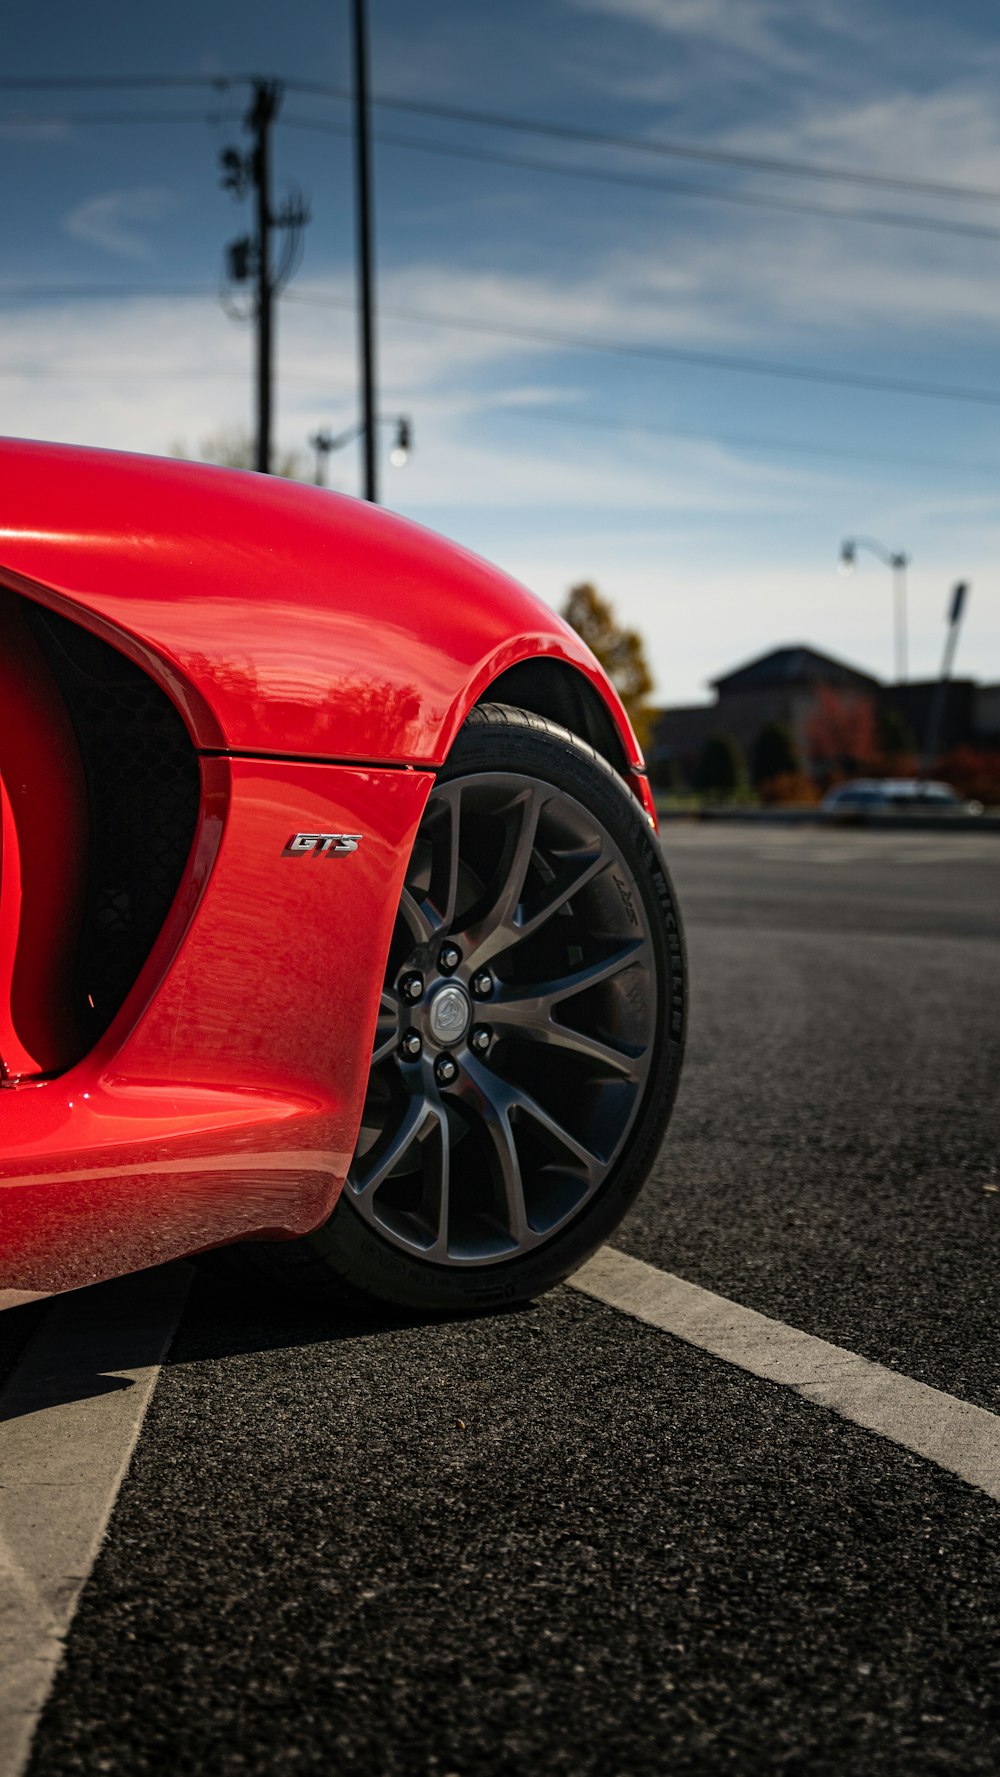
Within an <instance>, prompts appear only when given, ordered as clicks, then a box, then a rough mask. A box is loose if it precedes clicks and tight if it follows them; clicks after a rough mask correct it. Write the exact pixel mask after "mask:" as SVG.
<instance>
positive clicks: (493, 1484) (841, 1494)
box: [0, 824, 1000, 1777]
mask: <svg viewBox="0 0 1000 1777" xmlns="http://www.w3.org/2000/svg"><path fill="white" fill-rule="evenodd" d="M666 844H667V851H668V856H669V859H670V862H671V865H672V868H673V870H674V874H675V877H676V880H677V884H678V888H679V892H680V896H681V901H682V906H683V908H684V912H685V915H686V922H687V929H688V938H689V946H690V951H691V975H692V1012H691V1031H690V1048H689V1056H688V1062H687V1066H686V1072H685V1078H684V1081H683V1084H682V1088H681V1094H680V1098H679V1101H678V1106H677V1110H676V1113H675V1117H674V1121H673V1125H672V1128H671V1131H670V1133H669V1136H668V1140H667V1143H666V1145H665V1148H664V1151H663V1154H662V1157H661V1160H660V1162H659V1163H658V1166H657V1169H656V1172H655V1175H654V1178H653V1181H652V1182H651V1185H650V1187H649V1188H648V1190H647V1192H646V1194H645V1195H644V1197H643V1198H642V1199H641V1200H640V1203H639V1205H638V1207H637V1209H636V1210H635V1211H634V1212H633V1214H632V1216H631V1217H630V1219H629V1221H628V1223H627V1224H626V1225H625V1226H624V1227H623V1228H622V1229H621V1230H620V1233H619V1235H618V1236H617V1237H616V1240H615V1243H614V1244H615V1245H616V1246H617V1247H619V1248H620V1249H621V1250H622V1251H624V1252H625V1253H627V1254H630V1255H632V1256H633V1257H635V1258H637V1259H642V1260H645V1261H647V1262H648V1263H649V1264H651V1265H653V1266H655V1267H657V1268H659V1269H661V1270H663V1271H668V1272H671V1273H677V1274H679V1275H680V1276H681V1277H683V1278H685V1279H688V1280H690V1281H691V1282H692V1283H694V1284H698V1285H701V1286H703V1287H704V1288H705V1289H706V1290H711V1291H715V1292H718V1293H719V1294H720V1295H722V1296H725V1297H727V1298H729V1299H731V1301H733V1302H735V1303H739V1304H742V1305H744V1306H746V1307H748V1308H752V1309H756V1310H759V1311H760V1312H761V1313H763V1314H765V1315H768V1316H771V1317H773V1318H774V1319H775V1320H778V1321H781V1322H783V1323H786V1325H788V1326H790V1327H793V1328H797V1329H800V1330H801V1331H802V1332H804V1333H807V1334H810V1335H815V1336H817V1337H819V1338H822V1339H825V1340H828V1341H830V1342H831V1343H832V1344H834V1345H836V1346H839V1347H841V1348H843V1349H845V1350H847V1351H849V1352H852V1353H858V1354H860V1355H861V1356H863V1357H866V1358H870V1359H871V1360H872V1361H873V1362H874V1363H876V1364H879V1365H882V1366H885V1367H886V1368H888V1369H890V1370H895V1371H898V1372H899V1373H900V1375H902V1376H905V1377H909V1378H913V1379H915V1380H916V1381H918V1382H922V1383H927V1384H930V1385H932V1386H933V1387H934V1388H935V1389H938V1390H942V1391H944V1392H945V1393H946V1394H947V1395H951V1396H955V1397H957V1398H958V1399H959V1400H961V1401H965V1402H970V1403H973V1404H975V1405H976V1406H978V1407H981V1408H986V1409H988V1410H989V1412H990V1413H993V1414H998V1413H1000V1373H998V1365H997V1350H996V1346H997V1341H996V1318H997V1317H996V1312H995V1304H996V1298H997V1272H998V1264H997V1260H998V1255H1000V1191H998V1188H997V1187H998V1185H1000V1175H998V1170H997V1148H998V1142H997V1136H998V1123H1000V1093H998V1059H1000V1030H998V1021H997V1006H998V1003H1000V943H998V939H1000V892H998V891H1000V839H997V838H996V837H994V836H992V835H985V834H984V835H982V836H977V835H974V834H972V835H965V834H958V833H954V834H942V835H940V836H939V835H936V834H932V835H925V834H905V835H904V834H895V833H888V834H886V833H881V832H863V831H854V832H844V833H840V832H837V833H827V832H825V831H817V830H812V829H792V830H784V829H769V830H766V831H765V830H762V829H759V830H747V829H742V828H741V829H739V830H738V831H737V830H732V829H725V830H719V829H717V828H710V827H698V826H688V825H681V824H678V825H677V827H676V828H674V829H669V830H668V832H667V834H666ZM44 1312H45V1311H44V1307H42V1308H41V1309H40V1307H39V1306H38V1305H36V1306H33V1307H32V1308H31V1309H30V1310H16V1311H14V1313H13V1314H11V1315H8V1316H6V1317H4V1318H5V1320H6V1322H7V1327H6V1329H5V1330H4V1332H3V1340H2V1341H0V1347H2V1346H3V1345H4V1343H5V1345H6V1348H7V1349H8V1350H9V1351H11V1352H15V1355H16V1351H15V1348H16V1347H17V1345H18V1344H19V1343H21V1344H23V1343H24V1341H25V1339H26V1338H28V1337H29V1336H30V1334H31V1333H32V1331H33V1330H35V1329H37V1327H38V1325H39V1324H40V1320H41V1319H43V1316H44ZM19 1317H20V1318H19ZM19 1329H27V1330H26V1331H24V1330H21V1331H19ZM998 1531H1000V1506H998V1505H997V1503H996V1502H995V1501H994V1500H993V1499H990V1498H988V1497H987V1496H986V1495H985V1494H984V1493H983V1492H980V1491H978V1490H977V1489H976V1488H974V1487H972V1486H969V1485H966V1484H965V1483H963V1482H961V1481H959V1480H957V1479H955V1478H954V1476H952V1475H950V1474H948V1473H945V1472H943V1470H942V1469H941V1468H940V1467H939V1466H937V1465H936V1464H935V1463H933V1462H931V1461H925V1460H924V1459H922V1458H921V1457H919V1456H917V1455H914V1454H913V1453H912V1452H911V1451H910V1450H907V1449H902V1448H900V1447H899V1446H898V1445H897V1444H895V1443H893V1442H890V1441H888V1440H887V1439H886V1438H884V1437H880V1436H876V1435H873V1434H872V1433H871V1432H869V1431H866V1430H864V1429H862V1428H861V1427H860V1426H858V1425H855V1424H850V1423H847V1422H845V1420H844V1419H843V1418H840V1417H838V1416H837V1415H835V1414H834V1413H832V1412H830V1411H828V1410H826V1409H825V1408H824V1407H822V1406H818V1405H816V1404H813V1403H812V1402H811V1401H808V1400H805V1399H802V1398H799V1397H798V1396H796V1395H794V1394H792V1393H790V1392H789V1390H787V1389H785V1388H782V1387H781V1386H779V1385H777V1384H776V1383H774V1382H770V1381H764V1380H761V1379H759V1378H758V1377H756V1376H750V1375H747V1374H745V1373H744V1372H743V1371H741V1370H739V1369H736V1368H734V1367H733V1366H732V1365H731V1364H728V1363H726V1362H723V1361H721V1360H720V1359H719V1358H717V1357H714V1356H711V1355H709V1354H708V1353H707V1352H706V1351H704V1350H699V1349H695V1348H694V1347H693V1346H692V1345H690V1344H687V1343H684V1342H682V1341H681V1340H679V1339H677V1338H674V1337H672V1336H671V1335H670V1334H668V1333H665V1332H663V1331H661V1330H659V1329H658V1328H656V1327H653V1326H649V1325H645V1324H641V1323H640V1322H639V1321H638V1320H636V1319H634V1318H631V1317H630V1316H629V1315H627V1314H623V1313H620V1312H618V1311H617V1310H615V1309H613V1308H610V1307H607V1306H605V1305H603V1304H602V1303H601V1302H600V1301H595V1300H592V1299H589V1298H588V1297H585V1296H582V1295H580V1294H579V1293H577V1292H575V1291H572V1290H568V1289H563V1290H558V1291H556V1292H554V1293H553V1294H552V1295H551V1296H549V1297H547V1298H545V1299H544V1300H543V1301H541V1302H539V1303H537V1304H536V1305H534V1306H533V1307H531V1308H529V1309H526V1310H524V1311H522V1312H520V1313H517V1314H511V1315H507V1316H498V1317H493V1318H489V1319H485V1320H480V1321H462V1322H457V1323H450V1324H438V1325H428V1324H419V1325H408V1324H404V1323H400V1324H395V1325H392V1326H388V1327H387V1326H384V1325H383V1326H377V1325H374V1324H372V1323H367V1322H354V1323H347V1324H340V1325H334V1324H332V1323H331V1322H330V1320H329V1318H328V1317H326V1316H324V1315H323V1314H321V1313H319V1312H317V1311H316V1310H315V1309H311V1308H309V1307H308V1306H307V1305H302V1304H290V1303H289V1302H288V1301H277V1300H269V1299H266V1298H264V1297H258V1296H255V1295H254V1294H253V1293H252V1292H251V1293H248V1292H247V1291H245V1290H234V1291H231V1292H223V1291H222V1290H221V1288H220V1286H219V1285H218V1284H217V1283H216V1282H214V1281H213V1280H211V1279H210V1278H209V1277H208V1276H206V1275H203V1276H200V1277H199V1278H198V1279H197V1281H196V1283H195V1285H194V1288H193V1291H192V1294H191V1296H190V1298H189V1302H188V1307H187V1310H186V1313H185V1315H184V1318H183V1320H182V1323H181V1326H180V1330H179V1332H178V1335H177V1338H176V1340H175V1342H174V1345H173V1348H172V1351H171V1353H170V1357H169V1360H168V1362H167V1363H166V1365H165V1366H164V1368H163V1370H162V1371H161V1373H160V1377H159V1382H158V1384H157V1387H156V1390H155V1393H154V1395H153V1398H152V1404H151V1407H150V1409H149V1412H148V1415H147V1417H146V1419H145V1423H144V1425H143V1428H142V1432H141V1435H140V1439H139V1443H138V1447H137V1450H136V1453H135V1456H134V1459H133V1461H132V1465H131V1468H130V1470H129V1473H128V1475H127V1478H126V1480H125V1483H124V1485H123V1487H122V1490H121V1493H120V1494H119V1497H118V1502H117V1506H116V1508H115V1511H114V1514H113V1517H112V1520H111V1525H110V1530H109V1534H108V1538H107V1541H106V1543H105V1546H104V1549H103V1551H102V1553H101V1555H100V1557H99V1559H98V1561H97V1564H96V1566H95V1568H94V1570H93V1573H92V1575H91V1578H90V1580H89V1582H88V1584H87V1586H86V1588H85V1590H84V1593H83V1597H82V1601H81V1604H80V1607H79V1610H78V1612H77V1615H76V1618H75V1620H74V1623H73V1626H72V1628H71V1631H70V1634H69V1638H68V1645H67V1651H66V1657H65V1660H64V1662H63V1665H62V1668H61V1670H60V1673H59V1675H58V1677H57V1680H56V1684H55V1689H54V1691H53V1694H52V1697H51V1699H50V1702H49V1704H48V1706H47V1708H46V1710H45V1713H44V1715H43V1718H42V1721H41V1724H40V1727H39V1730H38V1733H37V1735H36V1739H35V1746H34V1752H33V1755H32V1760H31V1764H30V1772H31V1774H32V1777H55V1774H56V1773H60V1774H61V1773H68V1772H87V1773H88V1774H89V1773H92V1772H102V1771H109V1772H115V1773H127V1774H129V1777H131V1774H132V1773H136V1774H141V1773H147V1772H161V1771H163V1772H179V1773H188V1772H189V1773H196V1774H199V1777H200V1774H201V1773H215V1772H219V1773H229V1772H234V1773H235V1772H242V1773H247V1772H251V1773H258V1772H259V1773H271V1772H276V1773H285V1772H302V1773H314V1772H315V1773H321V1772H322V1773H328V1772H340V1771H343V1772H359V1773H369V1772H370V1773H378V1774H383V1773H384V1774H385V1777H395V1774H397V1773H398V1774H400V1777H410V1774H411V1773H412V1774H414V1777H417V1774H420V1777H422V1774H424V1773H426V1774H427V1777H431V1774H433V1777H448V1774H449V1773H455V1774H459V1777H477V1774H478V1773H507V1772H511V1773H513V1772H518V1773H522V1772H527V1773H533V1774H534V1773H542V1774H548V1773H550V1772H551V1773H567V1774H575V1773H581V1774H582V1773H595V1774H597V1773H600V1774H601V1777H615V1774H616V1773H617V1774H620V1777H628V1774H631V1773H645V1772H650V1773H652V1772H667V1771H669V1772H671V1773H674V1772H676V1773H688V1772H690V1773H703V1772H704V1773H714V1772H735V1773H741V1774H742V1773H746V1772H758V1771H760V1772H771V1771H780V1772H787V1773H795V1774H797V1773H812V1772H817V1773H831V1774H832V1773H837V1774H838V1777H840V1774H842V1773H858V1774H861V1773H869V1772H878V1773H881V1772H893V1773H895V1772H898V1773H900V1774H902V1773H906V1777H919V1774H921V1773H924V1772H927V1773H931V1772H934V1773H937V1772H949V1773H950V1772H954V1773H962V1774H964V1773H978V1772H983V1773H987V1772H988V1773H993V1772H995V1771H996V1770H997V1768H998V1767H1000V1554H998Z"/></svg>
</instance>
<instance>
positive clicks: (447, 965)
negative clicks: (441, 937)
mask: <svg viewBox="0 0 1000 1777" xmlns="http://www.w3.org/2000/svg"><path fill="white" fill-rule="evenodd" d="M461 960H462V952H461V951H460V950H459V948H458V945H457V944H442V946H441V951H440V955H439V956H438V965H439V967H440V968H442V969H443V970H444V972H445V974H446V975H450V974H451V973H452V971H453V970H454V969H457V968H458V965H459V963H460V962H461Z"/></svg>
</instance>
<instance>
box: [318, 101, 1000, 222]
mask: <svg viewBox="0 0 1000 1777" xmlns="http://www.w3.org/2000/svg"><path fill="white" fill-rule="evenodd" d="M285 84H286V85H287V87H288V90H289V92H301V93H312V94H314V95H317V96H322V97H327V98H334V99H341V100H346V99H349V98H350V94H349V92H348V91H347V90H346V88H344V87H335V86H324V85H321V84H320V83H318V82H314V81H303V80H289V81H286V83H285ZM372 103H373V104H375V105H377V106H381V107H383V109H386V110H392V111H406V112H410V113H412V114H413V115H414V116H417V117H440V118H446V119H447V120H448V121H449V122H451V123H471V124H477V125H480V126H482V127H484V128H487V129H497V130H516V131H518V132H520V133H522V134H526V135H532V136H550V137H552V138H553V139H554V140H557V141H562V142H586V143H590V144H592V145H598V146H600V147H603V148H625V149H628V151H629V152H630V153H634V154H654V155H664V156H666V157H668V158H671V159H678V160H695V161H704V162H706V163H707V164H709V165H711V166H721V167H739V168H744V169H747V170H751V171H754V172H758V173H788V174H791V175H792V176H793V177H795V178H798V179H819V180H826V181H833V182H835V183H837V184H843V185H862V186H874V187H878V188H880V189H881V190H885V191H914V192H921V193H922V194H923V195H924V196H928V197H953V198H962V199H967V198H968V199H972V200H973V201H975V202H985V203H1000V190H994V189H991V188H990V187H988V186H982V185H963V184H952V183H950V182H945V181H943V180H935V179H912V178H907V177H904V176H903V175H902V174H892V173H868V172H864V171H862V170H860V169H858V168H851V167H831V166H824V165H820V164H818V163H816V162H813V161H804V160H795V159H792V158H788V159H785V158H783V157H782V156H779V155H763V154H744V153H741V152H739V151H737V150H736V149H725V148H702V147H699V146H697V145H696V144H695V143H691V142H673V141H668V140H666V139H665V138H663V137H662V136H660V137H656V136H625V135H618V134H616V133H614V132H612V131H609V130H585V129H581V128H579V127H578V126H576V125H573V124H562V123H555V122H553V121H551V120H549V119H545V118H523V117H511V116H509V115H508V114H506V113H504V112H499V111H480V110H477V109H473V108H472V107H467V106H463V105H435V104H432V103H431V102H430V101H425V100H421V99H404V98H395V97H393V96H392V95H391V94H389V93H380V94H373V95H372Z"/></svg>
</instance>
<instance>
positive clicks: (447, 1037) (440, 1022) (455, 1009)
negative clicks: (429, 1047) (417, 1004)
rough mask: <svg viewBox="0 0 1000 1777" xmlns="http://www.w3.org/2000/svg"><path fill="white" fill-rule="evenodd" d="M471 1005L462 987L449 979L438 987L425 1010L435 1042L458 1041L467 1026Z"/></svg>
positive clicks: (448, 1042) (449, 1042)
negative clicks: (442, 985)
mask: <svg viewBox="0 0 1000 1777" xmlns="http://www.w3.org/2000/svg"><path fill="white" fill-rule="evenodd" d="M471 1017H472V1007H471V1006H470V1004H469V1000H468V997H467V995H466V992H465V989H464V987H459V986H458V984H457V983H456V982H454V981H449V982H448V983H447V984H446V985H445V986H444V987H439V988H438V990H437V993H436V994H435V995H434V996H433V998H432V1000H431V1003H430V1006H429V1007H428V1011H427V1023H428V1025H429V1027H430V1033H431V1036H432V1037H433V1038H434V1041H435V1043H447V1044H451V1043H458V1042H460V1041H461V1039H462V1037H464V1035H465V1033H466V1031H467V1030H468V1028H469V1020H470V1019H471Z"/></svg>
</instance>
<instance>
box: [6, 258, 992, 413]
mask: <svg viewBox="0 0 1000 1777" xmlns="http://www.w3.org/2000/svg"><path fill="white" fill-rule="evenodd" d="M217 294H218V292H217V290H216V288H215V286H214V285H211V284H190V285H177V284H142V285H140V284H133V285H125V286H123V285H118V284H76V285H74V284H34V285H32V284H0V299H4V298H6V299H7V300H16V299H24V300H45V299H58V298H61V297H69V296H77V297H92V298H97V299H99V298H104V297H127V296H137V295H142V296H214V295H217ZM282 300H283V301H285V302H296V303H302V304H304V305H306V306H308V307H312V308H334V309H341V310H344V311H347V312H349V313H352V314H353V313H354V308H355V305H354V303H353V302H352V301H351V300H350V298H348V297H342V296H316V295H310V294H309V293H308V292H305V291H296V290H286V291H284V292H283V293H282ZM382 313H383V314H384V315H388V316H389V317H390V318H391V319H393V320H397V321H415V322H417V323H418V325H420V326H427V327H442V328H452V329H455V330H456V331H458V332H463V333H481V334H485V335H487V336H489V337H491V338H496V339H513V340H522V341H524V343H525V344H528V345H552V346H559V347H565V348H567V349H569V350H571V351H581V352H609V353H612V354H613V355H615V356H618V357H627V358H640V359H651V360H653V361H655V362H665V363H672V364H691V365H694V366H696V367H698V368H701V369H706V370H723V371H726V370H732V371H737V372H739V373H740V374H741V375H742V374H746V375H751V376H774V377H780V378H782V379H783V380H786V381H792V382H813V383H823V384H826V385H828V386H830V387H833V388H846V389H868V390H872V391H873V392H876V393H879V394H884V395H916V396H923V397H927V398H928V399H932V400H940V401H971V402H974V403H976V404H977V405H982V406H986V407H996V406H1000V390H992V389H972V388H969V387H967V386H966V387H963V386H961V385H959V384H955V383H932V382H916V381H909V380H907V379H905V378H902V377H886V376H871V375H866V374H865V373H863V372H857V371H847V370H823V369H821V368H820V367H819V366H816V365H808V364H781V363H779V362H777V361H775V360H774V359H767V358H743V357H732V356H730V355H728V354H727V353H723V352H699V351H691V350H687V349H686V348H684V347H681V346H660V345H654V344H651V343H650V344H642V343H636V342H634V341H632V340H623V339H607V338H600V337H598V336H595V335H591V334H584V333H569V332H564V331H563V330H561V329H557V328H554V327H551V328H548V327H547V328H542V327H519V326H511V325H509V324H504V323H502V322H497V321H476V320H473V319H471V318H470V317H469V316H467V315H441V314H430V313H428V311H427V310H426V309H415V308H409V307H398V306H395V305H391V304H388V305H383V307H382Z"/></svg>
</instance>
